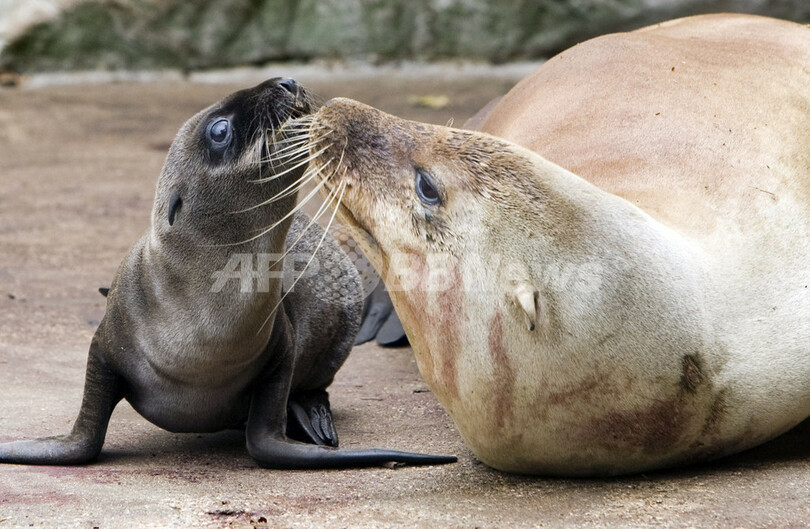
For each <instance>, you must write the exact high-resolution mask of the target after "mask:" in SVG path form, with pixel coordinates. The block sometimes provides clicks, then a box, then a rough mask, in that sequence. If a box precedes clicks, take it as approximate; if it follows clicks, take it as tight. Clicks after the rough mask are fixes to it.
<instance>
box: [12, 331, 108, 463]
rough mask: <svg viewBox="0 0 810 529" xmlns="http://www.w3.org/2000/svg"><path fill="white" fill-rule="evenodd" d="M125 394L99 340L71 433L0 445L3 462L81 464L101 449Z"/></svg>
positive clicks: (91, 357) (94, 347) (93, 346)
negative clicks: (104, 357) (100, 348)
mask: <svg viewBox="0 0 810 529" xmlns="http://www.w3.org/2000/svg"><path fill="white" fill-rule="evenodd" d="M122 397H123V389H122V382H121V380H120V378H119V376H118V375H117V374H116V373H114V372H113V371H112V370H111V369H110V368H109V367H107V365H106V364H105V363H104V361H103V360H102V359H101V355H100V351H99V347H98V344H97V342H96V340H95V339H94V340H93V343H92V344H91V346H90V355H89V357H88V359H87V375H86V377H85V383H84V397H83V399H82V406H81V409H80V410H79V417H78V418H77V419H76V422H75V423H74V424H73V430H72V431H71V432H70V433H69V434H67V435H59V436H55V437H45V438H41V439H32V440H29V441H14V442H11V443H3V444H0V463H16V464H22V465H81V464H83V463H89V462H90V461H92V460H93V459H95V458H96V457H97V456H98V454H99V453H100V452H101V446H102V445H103V444H104V436H105V435H106V433H107V424H108V423H109V421H110V415H112V412H113V409H114V408H115V406H116V404H118V402H119V401H120V400H121V398H122Z"/></svg>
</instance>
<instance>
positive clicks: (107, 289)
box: [98, 287, 110, 298]
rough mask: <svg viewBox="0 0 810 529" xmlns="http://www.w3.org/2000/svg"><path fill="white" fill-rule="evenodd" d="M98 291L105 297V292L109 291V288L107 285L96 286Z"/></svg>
mask: <svg viewBox="0 0 810 529" xmlns="http://www.w3.org/2000/svg"><path fill="white" fill-rule="evenodd" d="M98 293H99V294H101V295H102V296H104V297H105V298H106V297H107V294H109V293H110V288H109V287H98Z"/></svg>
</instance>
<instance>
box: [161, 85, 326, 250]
mask: <svg viewBox="0 0 810 529" xmlns="http://www.w3.org/2000/svg"><path fill="white" fill-rule="evenodd" d="M311 108H312V99H311V96H310V95H309V93H308V92H307V91H306V90H305V89H304V88H303V87H301V86H300V85H299V84H298V83H296V82H295V81H294V80H292V79H284V78H275V79H270V80H268V81H265V82H263V83H261V84H259V85H257V86H255V87H253V88H248V89H245V90H241V91H238V92H235V93H233V94H231V95H229V96H227V97H226V98H224V99H223V100H221V101H219V102H217V103H215V104H213V105H211V106H210V107H208V108H206V109H205V110H202V111H201V112H199V113H197V114H196V115H195V116H193V117H192V118H191V119H189V120H188V121H187V122H186V123H185V125H183V127H182V128H181V129H180V131H179V132H178V133H177V136H176V137H175V139H174V141H173V142H172V145H171V147H170V148H169V153H168V155H167V157H166V162H165V164H164V166H163V171H162V172H161V175H160V178H159V180H158V186H157V193H156V196H155V203H154V209H153V212H152V227H153V236H155V235H156V236H157V238H158V239H160V240H163V239H166V238H174V239H179V238H185V237H186V236H189V235H193V240H194V241H196V242H197V243H202V244H209V245H215V244H235V243H239V242H241V241H239V240H234V234H239V235H246V234H248V233H250V232H251V231H252V230H256V229H258V227H259V226H267V224H268V219H270V220H272V217H273V215H270V216H268V214H267V208H261V207H256V206H257V205H259V204H262V203H263V202H265V201H267V200H269V199H270V198H272V197H274V196H276V195H278V194H279V192H280V191H282V190H284V189H285V188H286V187H287V186H288V185H289V183H290V182H291V181H293V180H292V179H294V178H295V176H296V174H299V175H300V170H303V169H298V172H297V173H296V170H290V171H285V170H287V169H290V168H289V167H284V166H283V164H280V163H279V162H278V161H276V156H274V153H275V151H276V150H279V149H283V148H284V146H283V145H281V144H280V143H279V142H277V141H276V132H277V130H278V129H279V127H280V126H281V125H282V124H283V123H285V122H286V121H287V120H289V119H292V118H297V117H300V116H302V115H304V114H306V113H308V112H310V111H311ZM277 173H284V174H282V175H280V177H279V178H273V176H274V175H275V174H277ZM257 184H260V185H257ZM284 198H285V200H283V201H281V202H279V203H278V206H279V207H278V208H277V209H278V211H279V212H281V211H284V210H285V208H286V211H289V210H290V208H291V207H292V204H294V201H295V194H294V193H291V194H289V195H287V196H285V197H284ZM286 211H285V213H286ZM275 231H278V232H279V235H281V236H282V239H281V240H283V232H284V231H285V230H275ZM189 232H194V233H193V234H191V233H189ZM253 234H254V235H255V233H253ZM270 238H273V236H272V234H271V235H270Z"/></svg>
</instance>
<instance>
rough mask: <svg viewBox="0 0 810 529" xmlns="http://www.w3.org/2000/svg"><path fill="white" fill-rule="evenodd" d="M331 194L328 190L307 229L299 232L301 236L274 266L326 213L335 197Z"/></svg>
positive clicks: (281, 257) (279, 259)
mask: <svg viewBox="0 0 810 529" xmlns="http://www.w3.org/2000/svg"><path fill="white" fill-rule="evenodd" d="M333 193H334V191H333V190H329V192H328V193H327V196H326V199H325V200H324V201H323V203H322V204H321V205H320V207H319V208H318V211H316V212H315V214H314V215H313V216H312V218H311V219H310V221H309V224H307V227H306V228H304V229H303V230H302V231H301V235H299V236H298V238H297V239H295V241H294V242H293V243H292V244H291V245H289V246H288V247H287V250H286V251H285V252H284V253H283V254H281V256H280V257H279V258H278V259H277V260H276V261H275V262H274V263H273V264H276V263H278V262H279V261H281V260H283V259H284V258H285V257H287V254H289V253H290V252H291V251H292V249H293V248H295V246H296V245H297V244H298V243H299V242H300V241H301V239H303V238H304V235H305V234H306V232H308V231H309V229H310V228H311V227H312V225H313V224H315V223H316V222H317V221H318V219H320V218H321V217H322V216H323V214H324V213H326V211H327V210H328V209H329V206H330V205H331V204H332V201H333V200H334V198H335V196H336V194H333Z"/></svg>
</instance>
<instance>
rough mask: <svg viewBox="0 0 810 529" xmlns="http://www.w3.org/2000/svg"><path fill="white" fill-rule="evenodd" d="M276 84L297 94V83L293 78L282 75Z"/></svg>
mask: <svg viewBox="0 0 810 529" xmlns="http://www.w3.org/2000/svg"><path fill="white" fill-rule="evenodd" d="M278 85H279V86H280V87H282V88H283V89H285V90H286V91H288V92H289V93H291V94H297V93H298V88H299V85H298V83H297V82H296V80H295V79H291V78H289V77H284V78H282V79H279V80H278Z"/></svg>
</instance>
